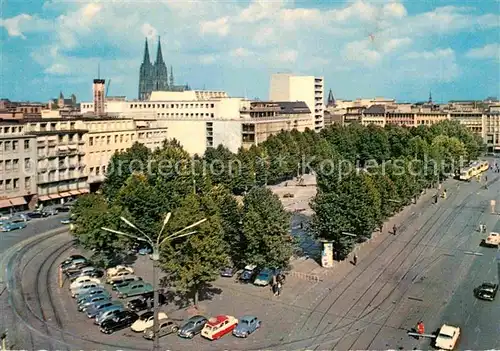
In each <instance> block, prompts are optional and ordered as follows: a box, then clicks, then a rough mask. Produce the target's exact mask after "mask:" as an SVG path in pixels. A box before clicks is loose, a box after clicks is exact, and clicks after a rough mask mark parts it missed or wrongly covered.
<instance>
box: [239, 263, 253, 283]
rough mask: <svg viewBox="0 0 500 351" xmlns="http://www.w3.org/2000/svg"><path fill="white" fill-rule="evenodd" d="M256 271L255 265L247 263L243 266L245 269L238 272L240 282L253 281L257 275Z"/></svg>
mask: <svg viewBox="0 0 500 351" xmlns="http://www.w3.org/2000/svg"><path fill="white" fill-rule="evenodd" d="M257 273H258V270H257V266H255V265H248V266H246V267H245V269H244V270H243V272H242V273H241V274H240V277H239V279H240V281H241V282H245V283H248V282H250V281H253V280H254V278H255V276H256V275H257Z"/></svg>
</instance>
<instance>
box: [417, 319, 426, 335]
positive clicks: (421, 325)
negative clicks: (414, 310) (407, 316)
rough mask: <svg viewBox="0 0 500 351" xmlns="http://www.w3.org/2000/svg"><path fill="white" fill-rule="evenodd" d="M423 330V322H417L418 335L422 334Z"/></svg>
mask: <svg viewBox="0 0 500 351" xmlns="http://www.w3.org/2000/svg"><path fill="white" fill-rule="evenodd" d="M424 332H425V327H424V322H422V321H420V322H418V324H417V333H419V334H420V335H423V334H424Z"/></svg>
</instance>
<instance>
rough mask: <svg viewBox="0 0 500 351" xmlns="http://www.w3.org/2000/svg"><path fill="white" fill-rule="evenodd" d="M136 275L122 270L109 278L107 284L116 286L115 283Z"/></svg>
mask: <svg viewBox="0 0 500 351" xmlns="http://www.w3.org/2000/svg"><path fill="white" fill-rule="evenodd" d="M131 275H134V274H133V273H130V271H128V270H122V271H119V272H117V273H116V274H115V275H112V276H111V277H109V276H108V279H107V281H106V283H108V284H114V282H115V281H120V280H122V279H123V278H124V277H126V276H131Z"/></svg>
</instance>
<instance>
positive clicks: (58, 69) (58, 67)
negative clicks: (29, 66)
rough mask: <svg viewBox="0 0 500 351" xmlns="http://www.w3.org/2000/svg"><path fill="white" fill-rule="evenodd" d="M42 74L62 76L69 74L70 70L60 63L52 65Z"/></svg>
mask: <svg viewBox="0 0 500 351" xmlns="http://www.w3.org/2000/svg"><path fill="white" fill-rule="evenodd" d="M44 72H45V73H49V74H54V75H61V76H64V75H68V74H70V73H71V69H70V68H69V67H68V66H66V65H64V64H62V63H54V64H52V65H51V66H50V67H48V68H46V69H45V70H44Z"/></svg>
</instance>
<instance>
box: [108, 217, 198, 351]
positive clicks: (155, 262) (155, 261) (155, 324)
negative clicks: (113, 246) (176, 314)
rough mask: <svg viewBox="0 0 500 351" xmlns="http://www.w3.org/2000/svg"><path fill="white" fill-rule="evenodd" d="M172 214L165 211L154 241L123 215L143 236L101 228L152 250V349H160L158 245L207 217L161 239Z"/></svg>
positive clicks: (179, 235)
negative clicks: (157, 275)
mask: <svg viewBox="0 0 500 351" xmlns="http://www.w3.org/2000/svg"><path fill="white" fill-rule="evenodd" d="M171 216H172V213H170V212H169V213H167V215H166V216H165V219H164V220H163V225H162V227H161V230H160V232H159V233H158V237H157V239H156V242H155V241H154V240H153V239H151V237H150V236H149V235H147V234H146V233H144V232H143V231H142V230H140V229H139V228H138V227H137V226H135V225H134V224H133V223H132V222H130V221H129V220H128V219H126V218H125V217H120V219H121V220H122V221H123V222H124V223H125V224H127V225H128V226H129V227H130V228H132V229H134V230H137V231H138V232H139V233H141V234H142V235H143V236H142V237H141V236H137V235H132V234H128V233H124V232H121V231H118V230H114V229H110V228H106V227H102V228H101V229H102V230H105V231H107V232H110V233H114V234H117V235H123V236H128V237H130V238H134V239H136V240H139V241H143V242H145V243H147V244H149V245H150V246H151V249H152V250H153V253H152V255H151V259H152V260H153V313H154V319H153V335H154V337H153V350H154V351H158V350H159V349H160V343H159V338H158V325H159V323H158V307H159V306H158V286H157V285H158V284H157V281H156V274H157V273H156V269H157V267H158V261H159V259H160V247H161V246H162V245H163V244H164V243H165V242H167V241H169V240H174V239H178V238H182V237H185V236H188V235H192V234H195V233H196V231H190V232H186V230H188V229H191V228H193V227H196V226H198V225H200V224H201V223H203V222H205V221H206V220H207V219H206V218H204V219H202V220H199V221H198V222H195V223H193V224H191V225H188V226H187V227H185V228H183V229H181V230H178V231H176V232H175V233H173V234H171V235H168V236H166V237H164V238H163V239H162V234H163V231H164V230H165V226H166V225H167V223H168V221H169V220H170V217H171Z"/></svg>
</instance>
